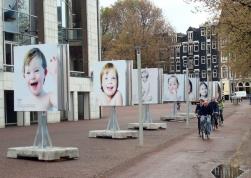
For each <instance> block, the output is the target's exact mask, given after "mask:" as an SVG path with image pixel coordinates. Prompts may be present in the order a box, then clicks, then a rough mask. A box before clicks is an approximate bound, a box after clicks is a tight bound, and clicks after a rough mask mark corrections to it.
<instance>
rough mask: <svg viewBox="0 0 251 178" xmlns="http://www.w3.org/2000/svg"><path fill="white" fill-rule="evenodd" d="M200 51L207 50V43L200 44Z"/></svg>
mask: <svg viewBox="0 0 251 178" xmlns="http://www.w3.org/2000/svg"><path fill="white" fill-rule="evenodd" d="M200 49H201V50H205V49H206V47H205V42H201V44H200Z"/></svg>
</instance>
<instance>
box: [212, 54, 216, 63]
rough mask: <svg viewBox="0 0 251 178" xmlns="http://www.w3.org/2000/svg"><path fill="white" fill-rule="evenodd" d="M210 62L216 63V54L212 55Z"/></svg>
mask: <svg viewBox="0 0 251 178" xmlns="http://www.w3.org/2000/svg"><path fill="white" fill-rule="evenodd" d="M212 62H213V63H217V56H216V55H212Z"/></svg>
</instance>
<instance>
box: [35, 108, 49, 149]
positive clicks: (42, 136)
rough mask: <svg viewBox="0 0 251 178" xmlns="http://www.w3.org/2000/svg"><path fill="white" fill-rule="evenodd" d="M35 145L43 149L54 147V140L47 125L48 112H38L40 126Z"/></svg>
mask: <svg viewBox="0 0 251 178" xmlns="http://www.w3.org/2000/svg"><path fill="white" fill-rule="evenodd" d="M33 146H36V147H38V148H43V149H44V148H47V147H52V142H51V138H50V134H49V132H48V127H47V113H46V112H38V128H37V133H36V137H35V140H34V143H33Z"/></svg>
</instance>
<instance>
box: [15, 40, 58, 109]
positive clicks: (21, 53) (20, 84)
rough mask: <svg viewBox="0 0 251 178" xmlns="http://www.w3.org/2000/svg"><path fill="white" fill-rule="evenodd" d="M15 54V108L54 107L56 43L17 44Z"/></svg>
mask: <svg viewBox="0 0 251 178" xmlns="http://www.w3.org/2000/svg"><path fill="white" fill-rule="evenodd" d="M14 58H15V59H16V60H15V66H14V67H15V73H14V75H15V83H14V109H15V111H57V110H58V106H59V105H58V99H59V97H58V71H57V68H58V63H59V61H60V57H59V55H58V46H57V45H47V44H40V45H28V46H17V47H15V48H14ZM52 69H53V70H52Z"/></svg>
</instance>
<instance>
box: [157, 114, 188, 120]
mask: <svg viewBox="0 0 251 178" xmlns="http://www.w3.org/2000/svg"><path fill="white" fill-rule="evenodd" d="M160 120H162V121H185V120H186V117H184V116H178V115H176V116H162V117H160Z"/></svg>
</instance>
